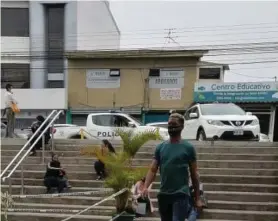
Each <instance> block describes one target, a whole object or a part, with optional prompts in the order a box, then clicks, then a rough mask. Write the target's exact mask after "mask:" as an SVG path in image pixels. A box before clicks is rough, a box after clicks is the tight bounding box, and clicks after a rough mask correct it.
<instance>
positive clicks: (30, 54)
mask: <svg viewBox="0 0 278 221" xmlns="http://www.w3.org/2000/svg"><path fill="white" fill-rule="evenodd" d="M119 46H120V31H119V29H118V27H117V24H116V22H115V19H114V18H113V15H112V13H111V11H110V8H109V3H108V2H107V1H74V0H57V1H53V0H38V1H26V0H25V1H24V0H17V1H13V0H2V1H1V88H5V85H6V84H7V83H11V84H12V85H13V86H14V88H17V89H24V90H25V92H24V94H25V95H26V93H29V94H30V96H32V94H33V93H34V91H33V89H42V88H49V89H50V88H51V89H52V90H53V89H56V90H57V91H59V90H65V88H66V86H67V85H66V83H65V82H66V75H65V73H66V69H67V64H66V60H65V58H64V52H65V51H66V50H76V51H78V50H100V49H118V48H119ZM26 90H28V91H29V92H26ZM17 92H18V91H17ZM18 93H20V92H18ZM58 93H59V94H63V93H64V92H63V93H62V92H61V93H60V92H58ZM40 94H41V93H40ZM49 94H51V93H48V92H45V94H41V95H43V97H41V98H40V99H46V102H47V101H48V102H49V100H51V99H58V97H59V98H60V99H61V96H58V97H55V96H54V97H51V98H50V97H46V96H47V95H49ZM64 94H65V93H64ZM30 96H29V97H30ZM66 100H67V96H65V97H64V98H63V100H60V101H55V102H54V103H63V104H64V103H65V101H66ZM26 102H27V101H24V100H21V99H20V101H19V103H24V105H23V106H24V107H26V108H28V106H30V107H34V105H31V104H30V105H26V104H27V103H28V102H27V103H26ZM50 106H51V105H50ZM35 108H36V109H41V107H40V106H37V107H35ZM57 108H58V106H57ZM27 111H28V112H30V111H31V110H30V109H29V110H27ZM23 116H25V115H24V114H23Z"/></svg>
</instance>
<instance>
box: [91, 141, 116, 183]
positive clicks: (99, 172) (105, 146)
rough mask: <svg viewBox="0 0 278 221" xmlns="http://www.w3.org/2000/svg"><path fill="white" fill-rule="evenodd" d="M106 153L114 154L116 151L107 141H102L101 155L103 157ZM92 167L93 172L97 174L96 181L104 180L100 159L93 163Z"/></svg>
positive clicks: (103, 167)
mask: <svg viewBox="0 0 278 221" xmlns="http://www.w3.org/2000/svg"><path fill="white" fill-rule="evenodd" d="M107 153H110V154H111V153H112V154H116V151H115V149H114V147H113V146H112V144H111V143H110V142H109V141H108V140H102V144H101V154H102V155H103V156H104V155H106V154H107ZM94 167H95V171H96V174H97V180H101V179H103V178H105V176H106V171H105V165H104V163H103V162H102V161H101V160H100V159H98V160H97V161H96V162H95V164H94Z"/></svg>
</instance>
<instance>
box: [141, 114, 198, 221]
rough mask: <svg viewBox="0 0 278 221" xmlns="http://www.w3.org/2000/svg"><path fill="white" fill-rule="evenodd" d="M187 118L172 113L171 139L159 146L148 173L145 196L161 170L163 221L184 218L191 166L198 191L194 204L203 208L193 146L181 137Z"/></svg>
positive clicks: (170, 119) (192, 177)
mask: <svg viewBox="0 0 278 221" xmlns="http://www.w3.org/2000/svg"><path fill="white" fill-rule="evenodd" d="M183 128H184V117H183V116H182V115H180V114H178V113H174V114H171V116H170V117H169V120H168V133H169V135H170V140H168V141H164V142H163V143H161V144H159V145H158V146H157V147H156V150H155V154H154V159H153V161H152V164H151V168H150V170H149V172H148V174H147V177H146V182H145V186H144V191H143V195H144V196H147V194H148V187H149V186H150V184H151V183H152V182H153V181H154V179H155V176H156V173H157V171H158V168H159V171H160V179H161V186H160V191H159V194H158V196H157V198H158V207H159V213H160V216H161V221H184V220H185V219H186V218H187V216H188V212H189V211H188V210H189V198H190V193H189V180H188V168H189V169H190V174H191V179H192V184H193V188H194V193H195V206H196V208H197V209H201V208H202V201H201V200H200V198H199V196H200V191H199V180H198V169H197V159H196V152H195V149H194V147H193V146H192V145H191V144H190V143H188V142H187V141H185V140H183V139H181V132H182V130H183Z"/></svg>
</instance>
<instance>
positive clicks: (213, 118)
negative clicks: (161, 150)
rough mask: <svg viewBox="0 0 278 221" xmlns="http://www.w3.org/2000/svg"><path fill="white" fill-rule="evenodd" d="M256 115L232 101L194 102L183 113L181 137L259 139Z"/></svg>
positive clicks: (198, 138) (258, 125)
mask: <svg viewBox="0 0 278 221" xmlns="http://www.w3.org/2000/svg"><path fill="white" fill-rule="evenodd" d="M259 136H260V124H259V120H258V118H257V117H256V116H254V115H252V113H250V112H245V111H244V110H243V109H241V108H240V107H239V106H237V105H235V104H233V103H228V104H227V103H226V104H221V103H213V104H196V105H194V106H192V107H190V108H189V109H188V110H187V111H186V113H185V125H184V130H183V131H182V137H183V138H186V139H197V140H200V141H202V140H205V139H224V140H240V139H248V140H249V139H259Z"/></svg>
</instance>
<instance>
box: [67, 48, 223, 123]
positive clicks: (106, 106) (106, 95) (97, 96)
mask: <svg viewBox="0 0 278 221" xmlns="http://www.w3.org/2000/svg"><path fill="white" fill-rule="evenodd" d="M206 52H207V51H184V50H183V51H180V50H176V51H174V50H171V51H168V50H165V51H155V50H139V51H137V50H128V51H113V52H112V51H108V52H75V51H73V52H68V53H67V58H68V104H69V108H70V110H71V114H72V120H73V123H76V124H84V123H85V119H86V116H87V114H88V113H91V112H94V111H108V110H121V111H124V112H127V113H129V114H132V115H134V116H137V117H140V116H143V117H144V119H145V120H144V119H143V120H144V121H145V123H147V122H148V121H151V120H152V121H158V120H159V117H161V118H163V117H165V116H168V111H169V110H170V109H177V110H181V111H184V110H185V109H186V108H187V107H188V106H189V105H190V104H191V103H192V101H193V91H194V83H195V82H196V81H203V80H204V81H214V80H215V81H216V82H222V81H223V74H224V69H225V67H226V66H223V65H219V64H212V63H203V62H201V61H200V58H201V57H202V56H203V55H204V54H205V53H206ZM212 68H213V71H212V72H211V71H210V70H211V69H212ZM199 78H200V79H199ZM166 119H167V118H166Z"/></svg>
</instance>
